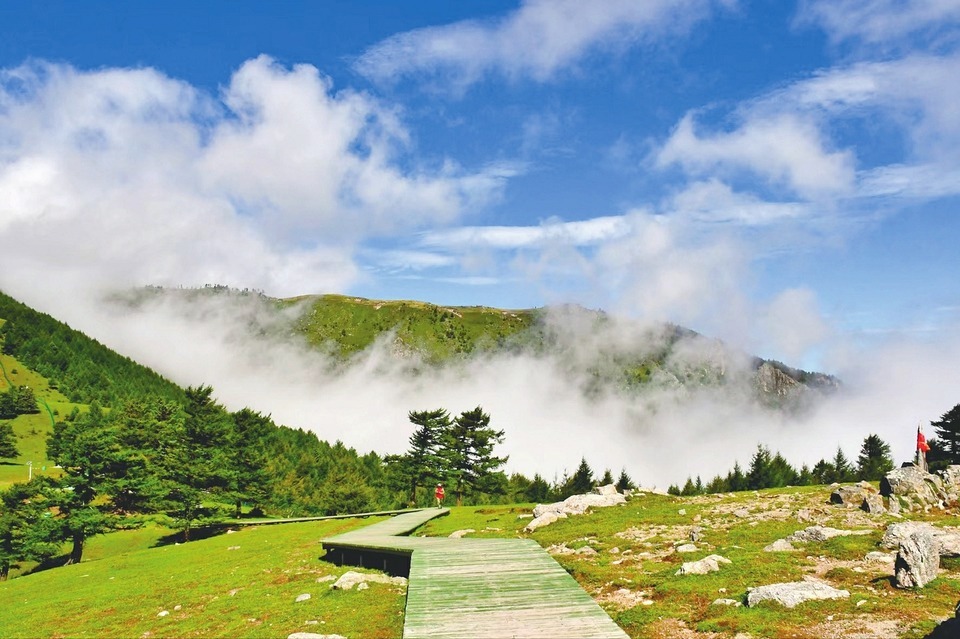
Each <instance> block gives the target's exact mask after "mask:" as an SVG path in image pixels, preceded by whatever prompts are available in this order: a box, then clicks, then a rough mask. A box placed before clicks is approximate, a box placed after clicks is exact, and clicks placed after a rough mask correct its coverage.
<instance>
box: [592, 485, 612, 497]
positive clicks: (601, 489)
mask: <svg viewBox="0 0 960 639" xmlns="http://www.w3.org/2000/svg"><path fill="white" fill-rule="evenodd" d="M593 492H594V493H595V494H597V495H616V494H617V486H616V484H607V485H606V486H597V487H596V488H594V489H593Z"/></svg>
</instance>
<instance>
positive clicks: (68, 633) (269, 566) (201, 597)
mask: <svg viewBox="0 0 960 639" xmlns="http://www.w3.org/2000/svg"><path fill="white" fill-rule="evenodd" d="M372 521H374V520H358V519H345V520H332V521H320V522H305V523H299V524H285V525H282V526H263V527H251V528H246V529H242V530H239V531H238V532H237V533H236V534H230V535H220V536H216V537H212V538H208V539H203V540H200V541H195V542H191V543H189V544H182V545H181V544H176V545H174V544H169V545H161V546H159V547H143V546H155V544H156V543H158V542H160V543H162V538H160V537H158V534H160V533H162V532H163V531H162V530H161V529H146V530H139V531H125V532H117V533H112V534H110V535H106V536H104V537H100V538H98V539H97V540H96V541H95V543H91V550H90V553H89V557H90V559H89V560H84V561H83V562H82V563H81V564H79V565H74V566H66V567H63V568H58V569H56V570H47V571H43V572H39V573H35V574H31V575H27V576H24V577H21V578H18V579H13V580H10V581H8V582H4V583H0V601H4V602H7V603H5V604H4V605H2V606H0V628H3V631H2V634H3V636H4V637H6V638H8V639H14V638H23V639H33V638H35V637H98V638H100V637H102V638H107V637H118V638H126V637H149V636H155V637H237V638H239V637H286V636H287V635H289V634H291V633H294V632H298V631H299V632H305V631H312V632H322V633H330V634H341V635H344V636H347V637H370V638H387V637H399V636H400V629H401V624H402V613H403V601H404V593H403V592H401V591H400V590H399V589H398V587H396V586H392V585H385V584H378V583H373V584H371V585H370V589H369V590H366V591H355V590H353V591H334V590H331V589H330V582H329V581H324V582H318V581H317V580H318V579H319V578H322V577H325V576H327V575H333V576H339V575H341V574H342V573H344V572H346V571H347V570H348V568H338V567H336V566H333V565H332V564H326V563H323V562H320V561H319V560H318V555H319V554H320V552H321V551H320V546H319V544H318V540H319V539H320V538H321V537H325V536H328V535H335V534H339V533H341V532H345V531H346V530H349V529H351V528H354V527H357V526H360V525H366V524H368V523H372ZM138 546H139V548H138ZM305 593H306V594H310V595H311V598H310V599H309V600H308V601H305V602H300V603H297V602H296V598H297V597H298V596H299V595H301V594H305ZM8 604H10V605H8ZM164 611H166V612H167V613H168V614H165V615H162V613H163V612H164Z"/></svg>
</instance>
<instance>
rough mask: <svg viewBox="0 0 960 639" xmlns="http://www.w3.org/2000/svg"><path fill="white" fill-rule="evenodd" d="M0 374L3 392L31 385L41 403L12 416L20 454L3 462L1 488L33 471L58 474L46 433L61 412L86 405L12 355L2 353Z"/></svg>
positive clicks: (0, 476) (0, 469) (36, 474)
mask: <svg viewBox="0 0 960 639" xmlns="http://www.w3.org/2000/svg"><path fill="white" fill-rule="evenodd" d="M0 375H2V377H0V392H4V391H7V390H9V389H11V388H15V387H18V386H29V387H30V388H32V389H33V391H34V394H35V395H36V397H37V402H38V404H39V405H40V412H39V413H36V414H32V415H20V416H18V417H17V418H16V419H13V420H10V421H11V424H12V425H13V432H14V434H15V435H16V444H17V450H19V451H20V455H19V456H18V457H16V458H14V459H12V460H6V461H5V462H3V463H0V489H2V488H3V487H5V486H7V485H9V484H12V483H13V482H23V481H27V479H28V478H29V477H30V476H31V473H32V475H33V476H34V477H37V476H40V475H45V476H51V477H53V476H57V475H59V471H58V470H57V469H56V468H54V464H53V462H52V461H50V460H49V459H47V443H46V442H47V436H48V435H49V434H50V432H51V431H52V430H53V423H54V421H55V420H56V419H58V418H59V416H60V415H64V414H67V413H69V412H70V411H72V410H73V409H74V407H78V408H81V409H82V408H85V406H84V407H81V406H80V405H78V404H74V403H72V402H69V401H68V400H67V398H66V397H64V396H63V394H62V393H60V392H59V391H58V390H57V389H56V388H54V387H52V386H51V384H50V382H49V381H48V380H47V379H46V378H45V377H43V376H42V375H40V374H38V373H37V372H36V371H32V370H30V369H29V368H27V367H26V366H24V365H23V364H21V363H20V362H19V361H17V360H16V359H15V358H13V357H10V356H9V355H2V354H0ZM28 462H32V468H31V467H28V466H27V463H28Z"/></svg>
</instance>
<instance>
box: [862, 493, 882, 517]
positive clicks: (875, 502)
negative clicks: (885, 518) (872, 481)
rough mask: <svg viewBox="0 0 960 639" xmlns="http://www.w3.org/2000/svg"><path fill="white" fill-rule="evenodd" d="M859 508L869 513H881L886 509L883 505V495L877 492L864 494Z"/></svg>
mask: <svg viewBox="0 0 960 639" xmlns="http://www.w3.org/2000/svg"><path fill="white" fill-rule="evenodd" d="M860 509H861V510H865V511H866V512H868V513H870V514H871V515H882V514H883V513H885V512H886V511H887V509H886V508H884V507H883V497H881V496H880V495H879V494H877V493H871V494H869V495H866V496H865V497H864V498H863V503H862V504H860Z"/></svg>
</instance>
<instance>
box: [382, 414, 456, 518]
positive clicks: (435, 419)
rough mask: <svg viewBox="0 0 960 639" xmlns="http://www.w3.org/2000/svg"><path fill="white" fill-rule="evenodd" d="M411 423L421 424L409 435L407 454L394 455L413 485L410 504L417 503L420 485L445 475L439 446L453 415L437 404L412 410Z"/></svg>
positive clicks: (408, 480) (395, 460)
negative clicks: (425, 409) (428, 409)
mask: <svg viewBox="0 0 960 639" xmlns="http://www.w3.org/2000/svg"><path fill="white" fill-rule="evenodd" d="M407 416H408V418H409V419H410V423H412V424H415V425H416V426H418V428H417V429H416V430H415V431H414V432H413V434H412V435H410V440H409V442H410V447H409V448H408V449H407V452H406V454H405V455H402V456H401V457H399V458H396V457H395V458H393V460H394V462H395V463H398V464H399V470H400V473H401V475H402V476H403V477H405V478H406V479H407V482H408V485H409V487H410V500H409V503H410V505H415V504H416V503H417V487H419V486H423V485H426V484H427V483H429V482H433V481H442V480H443V479H444V475H445V470H446V469H445V464H444V459H443V457H442V456H441V454H440V446H441V445H442V443H443V439H444V436H445V434H446V433H447V431H448V430H449V429H450V426H451V423H450V415H449V414H448V413H447V411H446V410H444V409H442V408H438V409H436V410H430V411H410V412H409V413H408V415H407Z"/></svg>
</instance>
